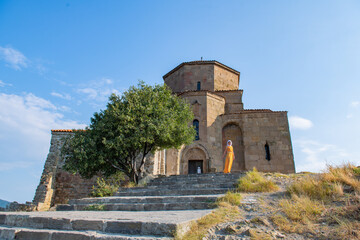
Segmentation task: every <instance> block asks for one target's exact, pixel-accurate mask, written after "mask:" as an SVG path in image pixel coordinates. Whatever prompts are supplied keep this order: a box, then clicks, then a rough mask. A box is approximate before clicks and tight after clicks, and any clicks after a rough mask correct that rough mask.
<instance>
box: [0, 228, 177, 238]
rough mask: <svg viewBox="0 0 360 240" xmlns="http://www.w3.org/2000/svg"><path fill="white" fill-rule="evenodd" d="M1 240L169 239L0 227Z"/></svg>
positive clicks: (94, 232) (93, 232)
mask: <svg viewBox="0 0 360 240" xmlns="http://www.w3.org/2000/svg"><path fill="white" fill-rule="evenodd" d="M0 239H1V240H13V239H19V240H68V239H73V240H152V239H155V240H170V239H172V238H169V237H156V236H136V235H125V234H111V233H99V232H96V231H70V230H50V229H32V228H24V227H21V228H20V227H7V226H0Z"/></svg>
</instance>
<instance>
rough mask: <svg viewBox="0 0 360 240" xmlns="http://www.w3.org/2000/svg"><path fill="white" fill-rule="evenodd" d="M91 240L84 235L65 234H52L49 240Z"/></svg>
mask: <svg viewBox="0 0 360 240" xmlns="http://www.w3.org/2000/svg"><path fill="white" fill-rule="evenodd" d="M69 239H71V240H91V236H89V235H86V234H85V233H65V232H54V233H53V234H52V236H51V240H69Z"/></svg>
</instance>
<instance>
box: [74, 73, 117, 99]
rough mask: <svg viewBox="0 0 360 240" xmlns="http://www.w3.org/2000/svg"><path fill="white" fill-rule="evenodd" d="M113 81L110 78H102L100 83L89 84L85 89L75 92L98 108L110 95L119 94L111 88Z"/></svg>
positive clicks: (81, 88)
mask: <svg viewBox="0 0 360 240" xmlns="http://www.w3.org/2000/svg"><path fill="white" fill-rule="evenodd" d="M113 83H114V81H113V80H112V79H110V78H102V79H101V80H100V81H96V82H90V83H89V84H87V86H86V87H80V88H78V89H77V92H78V93H80V94H82V95H84V96H85V98H86V99H87V100H90V101H93V105H95V106H99V105H102V103H103V102H105V101H106V100H107V99H108V98H109V96H110V95H111V94H112V93H115V94H119V93H120V92H119V91H118V90H117V89H115V88H114V87H113Z"/></svg>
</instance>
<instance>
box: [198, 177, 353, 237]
mask: <svg viewBox="0 0 360 240" xmlns="http://www.w3.org/2000/svg"><path fill="white" fill-rule="evenodd" d="M312 176H313V177H315V178H316V177H317V175H312ZM302 177H304V174H297V175H290V176H285V175H284V176H282V175H277V176H274V175H271V174H268V176H267V178H268V179H272V180H273V181H274V182H275V183H276V184H277V185H278V186H279V187H280V189H279V191H276V192H273V193H242V194H241V195H242V197H243V198H242V200H241V205H240V206H239V207H240V209H241V210H240V215H239V218H238V219H235V220H234V221H230V222H226V223H221V224H217V225H216V226H214V227H212V228H211V229H209V230H208V231H207V234H206V236H205V237H204V238H203V239H204V240H210V239H211V240H212V239H223V240H230V239H294V240H301V239H360V237H359V235H358V233H359V232H358V230H359V229H357V230H356V229H354V233H353V234H352V233H351V232H350V234H349V235H347V237H346V238H342V237H341V236H335V235H334V236H333V235H331V231H330V230H332V228H335V227H337V228H338V229H337V230H336V231H339V229H340V231H342V229H341V228H342V226H341V225H340V228H339V224H334V222H331V221H328V220H327V219H326V218H325V217H324V215H327V213H326V211H324V213H322V214H321V217H322V218H324V219H325V220H323V221H321V222H320V223H319V222H312V223H309V227H308V229H312V230H305V231H300V234H299V233H296V232H297V231H296V230H295V231H288V232H285V231H281V230H280V229H279V227H278V226H277V225H275V224H274V222H273V221H272V217H273V216H274V215H275V214H276V213H277V212H279V208H278V206H279V201H280V200H281V199H284V198H289V195H288V194H287V192H286V188H287V187H288V186H289V185H290V184H291V183H293V182H294V181H298V180H299V179H300V178H302ZM356 197H357V199H358V200H360V198H359V196H358V195H357V194H355V198H356ZM347 201H348V200H347ZM343 203H344V202H343ZM343 203H341V201H334V202H333V203H331V204H332V206H333V207H331V208H330V209H333V208H336V207H337V206H339V205H342V204H343ZM356 204H357V205H355V208H354V211H355V212H353V217H352V219H351V221H353V220H354V219H355V225H346V224H344V225H343V228H344V229H343V230H344V231H345V228H347V229H346V231H351V229H349V228H356V227H357V226H360V221H359V220H360V219H359V218H360V208H359V206H360V205H359V202H357V203H356ZM328 206H329V205H327V207H328ZM352 207H354V205H353V206H352ZM327 211H328V208H327ZM354 216H355V217H354ZM356 218H357V221H356ZM352 223H354V221H353V222H352ZM310 225H311V226H310ZM354 226H356V227H354ZM329 233H330V234H329Z"/></svg>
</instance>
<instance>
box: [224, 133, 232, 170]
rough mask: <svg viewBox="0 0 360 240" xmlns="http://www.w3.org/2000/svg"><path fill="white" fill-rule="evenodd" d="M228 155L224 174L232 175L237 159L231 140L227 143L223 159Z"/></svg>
mask: <svg viewBox="0 0 360 240" xmlns="http://www.w3.org/2000/svg"><path fill="white" fill-rule="evenodd" d="M225 154H226V160H225V168H224V173H230V171H231V166H232V163H233V160H234V159H235V154H234V149H233V147H232V142H231V140H228V141H227V146H226V149H225V151H224V154H223V158H224V156H225Z"/></svg>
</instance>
